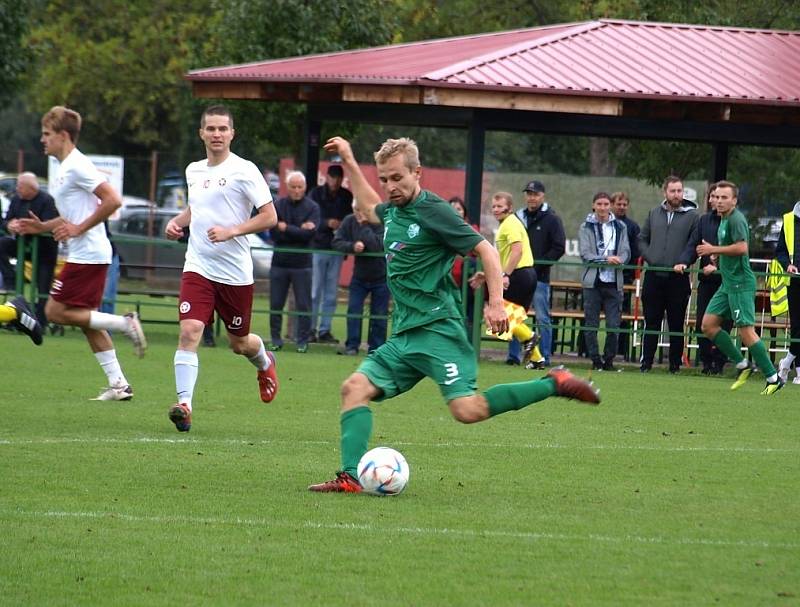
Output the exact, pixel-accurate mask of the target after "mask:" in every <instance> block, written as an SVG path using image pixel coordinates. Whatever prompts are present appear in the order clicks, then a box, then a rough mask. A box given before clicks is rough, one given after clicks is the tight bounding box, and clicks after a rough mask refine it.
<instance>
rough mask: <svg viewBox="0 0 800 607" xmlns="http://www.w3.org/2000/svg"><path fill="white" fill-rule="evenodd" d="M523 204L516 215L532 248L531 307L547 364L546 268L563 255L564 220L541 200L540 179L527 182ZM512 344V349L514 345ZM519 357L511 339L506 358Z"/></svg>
mask: <svg viewBox="0 0 800 607" xmlns="http://www.w3.org/2000/svg"><path fill="white" fill-rule="evenodd" d="M523 192H524V193H525V201H526V203H527V206H526V208H524V209H520V210H518V211H517V212H516V215H517V217H519V219H520V220H521V221H522V224H523V225H524V226H525V228H526V229H527V230H528V240H529V241H530V245H531V250H532V251H533V260H534V266H533V267H534V268H535V270H536V291H535V292H534V294H533V302H532V305H533V310H534V312H535V313H536V326H537V329H536V330H537V332H538V333H539V350H540V351H541V353H542V356H544V366H549V365H550V354H551V353H552V349H553V330H552V328H551V327H550V323H551V320H550V268H551V267H552V263H542V262H544V261H546V262H553V261H558V260H559V259H561V257H562V256H563V255H564V249H565V247H566V241H567V237H566V234H565V233H564V224H563V223H562V222H561V218H560V217H559V216H558V215H556V213H555V211H553V208H552V207H551V206H550V204H549V203H547V202H546V201H545V187H544V184H543V183H542V182H541V181H537V180H533V181H530V182H528V184H527V185H526V186H525V189H524V190H523ZM515 346H516V349H515ZM515 356H516V359H517V360H519V344H518V342H512V344H511V346H510V347H509V352H508V358H509V360H510V362H512V363H513V362H514V358H515Z"/></svg>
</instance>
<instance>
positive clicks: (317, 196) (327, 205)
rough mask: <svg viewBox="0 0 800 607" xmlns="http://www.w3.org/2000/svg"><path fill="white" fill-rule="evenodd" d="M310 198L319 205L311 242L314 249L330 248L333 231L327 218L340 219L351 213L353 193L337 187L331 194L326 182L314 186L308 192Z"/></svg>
mask: <svg viewBox="0 0 800 607" xmlns="http://www.w3.org/2000/svg"><path fill="white" fill-rule="evenodd" d="M309 197H310V198H311V200H313V201H314V202H316V203H317V204H318V205H319V213H320V219H319V221H320V224H319V228H317V233H316V234H315V235H314V238H313V240H312V242H311V246H312V247H313V248H314V249H327V250H330V249H331V248H332V246H333V232H334V230H332V229H331V228H330V227H328V220H329V219H338V220H339V221H342V220H343V219H344V218H345V217H347V216H348V215H351V214H352V213H353V193H352V192H351V191H350V190H348V189H347V188H339V189H338V190H337V191H336V194H331V191H330V190H329V189H328V186H327V185H326V184H324V183H323V184H322V185H320V186H317V187H315V188H314V189H313V190H311V193H310V194H309Z"/></svg>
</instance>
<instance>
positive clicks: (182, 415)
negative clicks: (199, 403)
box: [168, 403, 192, 432]
mask: <svg viewBox="0 0 800 607" xmlns="http://www.w3.org/2000/svg"><path fill="white" fill-rule="evenodd" d="M168 415H169V421H171V422H172V423H173V424H175V428H177V429H178V432H188V431H189V430H191V429H192V412H191V411H190V410H189V407H188V406H187V405H185V404H183V403H178V404H176V405H172V406H171V407H170V408H169V413H168Z"/></svg>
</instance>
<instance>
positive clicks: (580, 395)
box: [547, 366, 600, 405]
mask: <svg viewBox="0 0 800 607" xmlns="http://www.w3.org/2000/svg"><path fill="white" fill-rule="evenodd" d="M547 377H551V378H552V379H553V381H554V382H555V383H556V395H557V396H563V397H564V398H573V399H575V400H579V401H582V402H584V403H588V404H590V405H599V404H600V391H599V390H596V389H595V388H594V387H593V386H592V384H590V383H589V382H588V381H586V380H583V379H580V378H579V377H575V376H574V375H573V374H572V373H570V372H569V371H568V370H567V369H566V368H564V367H563V366H560V367H554V368H552V369H550V371H548V373H547Z"/></svg>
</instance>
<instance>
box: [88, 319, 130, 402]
mask: <svg viewBox="0 0 800 607" xmlns="http://www.w3.org/2000/svg"><path fill="white" fill-rule="evenodd" d="M106 316H111V315H110V314H106ZM94 357H95V358H96V359H97V362H98V363H100V368H102V369H103V372H104V373H105V374H106V377H107V378H108V385H109V386H111V387H112V388H123V387H125V386H127V385H128V380H127V379H125V376H124V375H123V374H122V367H120V366H119V361H118V360H117V351H116V350H106V351H105V352H95V353H94Z"/></svg>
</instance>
